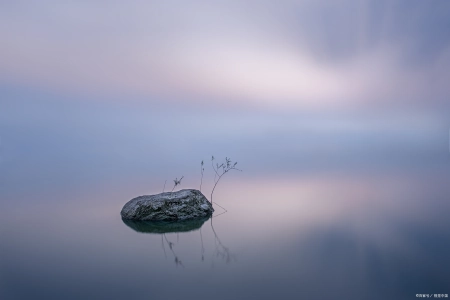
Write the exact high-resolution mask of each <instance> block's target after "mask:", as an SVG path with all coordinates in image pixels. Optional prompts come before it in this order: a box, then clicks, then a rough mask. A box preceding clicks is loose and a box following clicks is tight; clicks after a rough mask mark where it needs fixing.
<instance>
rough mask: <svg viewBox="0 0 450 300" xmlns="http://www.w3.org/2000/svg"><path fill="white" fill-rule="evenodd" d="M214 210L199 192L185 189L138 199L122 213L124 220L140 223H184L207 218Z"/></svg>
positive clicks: (124, 207) (130, 203) (133, 200)
mask: <svg viewBox="0 0 450 300" xmlns="http://www.w3.org/2000/svg"><path fill="white" fill-rule="evenodd" d="M213 212H214V209H213V207H212V205H211V203H210V202H209V201H208V199H206V197H205V196H204V195H203V194H202V193H201V192H200V191H198V190H194V189H185V190H180V191H177V192H166V193H161V194H156V195H145V196H139V197H136V198H134V199H132V200H130V201H129V202H127V203H126V204H125V205H124V206H123V208H122V211H121V212H120V214H121V216H122V219H125V220H139V221H183V220H190V219H198V218H205V217H209V216H211V215H212V213H213Z"/></svg>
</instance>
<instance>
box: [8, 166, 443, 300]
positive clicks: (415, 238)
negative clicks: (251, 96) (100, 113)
mask: <svg viewBox="0 0 450 300" xmlns="http://www.w3.org/2000/svg"><path fill="white" fill-rule="evenodd" d="M239 176H240V175H236V177H239ZM236 177H235V178H234V179H233V177H232V176H230V177H229V178H228V180H224V182H222V186H220V187H219V189H218V191H217V201H218V202H219V203H220V204H221V205H222V206H225V207H226V208H227V209H228V212H227V213H225V214H222V215H220V216H219V213H220V212H221V209H220V208H219V207H217V206H216V212H215V215H216V217H213V218H212V219H208V220H200V221H198V222H194V223H193V224H187V226H185V227H184V228H182V229H178V230H177V228H171V227H167V228H166V229H165V228H157V229H155V228H152V227H151V226H149V227H145V226H141V227H139V226H134V225H135V224H134V225H133V224H127V223H125V222H124V221H122V219H121V218H120V215H119V212H120V210H121V207H122V205H123V204H124V203H125V202H126V201H128V200H129V199H130V198H132V197H134V196H136V195H138V194H145V193H146V192H147V193H149V192H158V191H156V190H153V191H151V190H146V186H145V185H143V184H139V183H133V182H128V183H124V182H122V183H119V182H116V183H114V184H112V183H109V184H105V183H103V185H102V184H99V185H98V186H95V185H93V184H90V185H87V186H89V188H85V189H82V190H80V189H77V188H65V189H59V190H56V189H55V190H53V191H49V190H48V189H47V190H46V191H40V190H37V191H36V192H33V193H31V194H29V195H27V196H26V197H23V198H18V199H16V202H15V203H14V205H9V206H8V207H7V209H6V210H3V211H2V218H1V228H2V239H1V247H2V256H1V268H2V273H1V275H2V278H1V293H2V299H120V298H127V299H134V298H135V299H138V298H147V299H280V298H286V299H292V298H312V299H335V298H340V297H344V298H348V299H379V298H380V297H381V298H386V297H388V298H389V299H394V298H396V299H413V298H415V295H416V294H418V293H449V292H450V291H449V286H450V285H449V279H450V256H449V255H448V253H450V238H449V228H450V227H449V225H450V221H449V220H450V218H449V217H448V213H449V211H450V210H449V204H448V195H449V187H448V185H447V181H446V178H448V177H446V176H443V175H442V174H434V176H431V175H429V174H428V175H426V176H425V175H424V176H412V175H410V176H404V175H403V176H400V175H391V176H389V175H388V174H383V175H382V176H379V175H371V176H368V175H365V176H363V175H362V174H351V175H349V174H346V175H345V176H344V175H342V174H329V175H327V176H317V177H314V176H309V177H298V178H292V177H291V178H270V177H269V178H246V177H242V176H241V177H240V178H239V180H238V179H237V178H236ZM209 188H210V187H209V186H208V185H206V186H205V187H204V192H205V194H207V190H209ZM36 199H41V201H35V200H36ZM177 231H179V232H177Z"/></svg>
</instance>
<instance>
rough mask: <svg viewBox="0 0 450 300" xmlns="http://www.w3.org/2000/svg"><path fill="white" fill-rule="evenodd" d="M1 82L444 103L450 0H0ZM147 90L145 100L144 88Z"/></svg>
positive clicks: (291, 105)
mask: <svg viewBox="0 0 450 300" xmlns="http://www.w3.org/2000/svg"><path fill="white" fill-rule="evenodd" d="M0 8H1V9H0V36H1V40H2V43H1V44H2V46H1V48H0V54H1V55H0V80H1V81H0V83H1V84H2V85H15V86H26V87H33V88H39V89H43V90H52V91H57V92H63V93H64V92H65V93H73V92H82V93H95V95H105V96H111V95H121V96H123V97H124V98H126V99H127V101H133V99H135V100H136V101H137V99H138V98H140V97H148V99H149V100H148V101H154V99H156V98H158V99H162V98H164V99H166V101H169V100H168V99H171V100H170V101H175V102H183V101H184V102H186V101H191V102H208V103H215V104H217V105H221V104H224V103H228V104H230V103H234V104H239V105H246V106H247V105H248V106H250V107H252V106H255V107H260V108H261V107H268V108H284V109H299V110H301V109H319V110H323V109H327V108H329V109H330V108H331V109H334V108H337V109H340V108H344V109H346V108H348V107H370V108H372V107H383V106H385V107H392V106H399V107H411V105H413V106H417V107H418V109H423V108H424V107H427V108H430V107H433V108H436V109H441V108H442V107H443V106H444V107H447V105H446V103H445V102H448V99H447V98H448V95H450V85H449V84H448V82H450V72H449V71H448V67H449V66H450V51H449V46H450V45H449V43H450V29H449V28H450V18H449V17H448V16H449V14H450V3H448V1H441V0H431V1H353V0H342V1H310V0H303V1H291V0H282V1H275V2H274V1H252V0H250V1H198V0H194V1H173V0H169V1H138V0H137V1H55V0H43V1H20V0H18V1H2V2H1V3H0ZM152 99H153V100H152Z"/></svg>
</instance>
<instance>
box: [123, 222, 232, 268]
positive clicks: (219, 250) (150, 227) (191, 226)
mask: <svg viewBox="0 0 450 300" xmlns="http://www.w3.org/2000/svg"><path fill="white" fill-rule="evenodd" d="M208 220H210V225H211V229H212V233H213V235H214V252H213V255H212V266H214V259H215V258H219V259H220V260H222V261H224V262H225V263H226V264H229V263H231V262H233V261H235V260H236V257H235V255H234V254H232V252H231V251H230V249H229V248H228V247H226V246H225V245H224V244H223V243H222V240H221V239H220V237H219V235H218V234H217V232H216V230H215V228H214V224H213V218H212V217H210V218H209V217H207V218H201V219H194V220H186V221H179V222H164V221H153V222H151V221H134V220H126V219H122V221H123V223H125V225H127V226H128V227H130V228H131V229H133V230H134V231H136V232H140V233H149V234H158V235H161V248H162V249H163V252H164V256H165V258H166V259H167V253H168V252H169V253H171V255H172V256H173V259H174V262H175V265H176V266H177V267H178V266H181V267H183V268H184V264H183V262H182V261H181V259H180V257H179V255H177V253H176V250H175V246H177V245H178V241H179V234H180V233H184V232H191V231H196V230H198V231H199V234H200V242H201V261H202V262H203V261H204V260H205V246H204V243H203V233H202V226H203V225H204V224H205V222H206V221H208ZM168 233H176V234H177V242H176V243H175V242H172V241H171V240H169V238H168V237H167V235H166V234H168ZM167 249H168V250H169V251H167Z"/></svg>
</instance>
